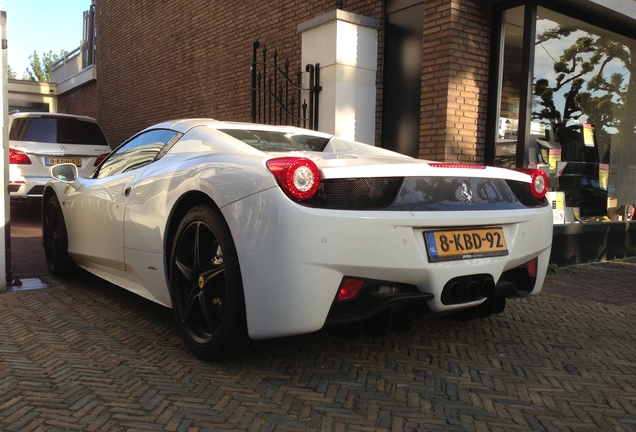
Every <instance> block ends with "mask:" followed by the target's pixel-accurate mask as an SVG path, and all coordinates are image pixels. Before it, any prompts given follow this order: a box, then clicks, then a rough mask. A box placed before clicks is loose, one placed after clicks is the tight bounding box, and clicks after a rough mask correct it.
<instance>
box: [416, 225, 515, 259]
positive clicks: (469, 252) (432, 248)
mask: <svg viewBox="0 0 636 432" xmlns="http://www.w3.org/2000/svg"><path fill="white" fill-rule="evenodd" d="M424 239H425V241H426V249H427V251H428V257H429V260H430V261H431V262H437V261H451V260H463V259H471V258H482V257H491V256H503V255H508V247H507V246H506V239H505V238H504V234H503V229H502V228H500V227H493V228H472V229H459V230H448V231H426V232H424Z"/></svg>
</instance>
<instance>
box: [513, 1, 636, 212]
mask: <svg viewBox="0 0 636 432" xmlns="http://www.w3.org/2000/svg"><path fill="white" fill-rule="evenodd" d="M635 44H636V41H634V40H631V39H629V38H626V37H622V36H620V35H617V34H614V33H612V32H610V31H608V30H605V29H601V28H599V27H596V26H594V25H592V24H589V23H586V22H583V21H579V20H576V19H573V18H570V17H567V16H565V15H562V14H558V13H556V12H553V11H551V10H549V9H546V8H542V7H539V8H538V11H537V21H536V34H535V49H534V51H535V57H534V71H533V83H532V85H533V89H532V90H533V92H532V101H531V113H530V121H531V125H530V136H529V139H528V146H529V147H528V154H529V160H530V164H533V163H536V164H537V165H538V166H539V167H542V168H544V169H545V170H546V171H548V172H549V175H550V177H551V181H550V186H551V187H552V188H553V189H554V191H555V192H562V196H561V199H563V200H564V209H565V213H566V215H565V216H566V217H565V222H575V221H589V220H596V221H608V220H620V219H622V218H624V211H622V210H621V209H623V208H624V207H625V206H629V205H633V204H634V202H636V134H635V132H636V130H635V126H636V106H635V105H636V76H634V75H635V72H636V56H635V54H636V53H635V50H634V48H635ZM502 112H503V111H502ZM621 213H622V214H621Z"/></svg>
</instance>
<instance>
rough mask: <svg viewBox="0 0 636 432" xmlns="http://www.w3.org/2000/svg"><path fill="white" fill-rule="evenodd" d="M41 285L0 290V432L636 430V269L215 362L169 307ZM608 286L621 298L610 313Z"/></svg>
mask: <svg viewBox="0 0 636 432" xmlns="http://www.w3.org/2000/svg"><path fill="white" fill-rule="evenodd" d="M590 268H593V271H592V270H590ZM616 268H620V272H618V273H617V271H616ZM608 275H613V277H617V275H619V276H620V277H619V278H618V279H619V281H618V282H616V285H615V281H614V280H613V279H610V278H608ZM38 277H40V278H41V279H42V280H43V281H44V282H45V283H46V284H47V286H48V287H47V288H45V289H41V290H32V291H19V292H7V293H4V294H0V316H1V317H2V326H3V331H2V332H0V430H3V431H14V430H15V431H56V430H82V431H146V430H147V431H154V430H167V431H214V430H246V431H304V430H317V431H384V430H386V431H425V430H433V431H435V430H445V431H446V430H457V431H522V430H535V431H568V430H570V431H599V430H603V431H636V335H635V334H634V323H635V322H636V320H635V318H636V302H634V298H633V292H634V291H633V288H631V287H630V286H629V283H630V282H631V283H632V284H633V282H634V281H636V260H624V261H620V262H613V263H603V264H594V265H593V266H592V267H591V266H577V267H576V268H567V269H560V270H559V272H558V273H557V275H556V276H551V277H550V278H549V279H548V282H547V283H546V287H545V291H544V292H543V293H542V294H541V295H540V296H537V297H535V298H531V299H522V300H517V301H511V302H509V303H508V307H507V309H506V311H505V312H504V313H503V314H502V315H500V316H496V317H492V318H489V319H485V320H477V321H470V322H455V321H450V320H446V319H436V320H421V321H419V322H417V323H416V325H415V326H414V328H413V329H412V330H411V331H409V332H408V333H405V334H391V335H389V336H387V337H384V338H358V339H355V340H343V339H338V338H335V337H332V336H330V335H328V334H326V333H323V332H319V333H316V334H312V335H306V336H299V337H293V338H287V339H281V340H276V341H273V342H272V343H270V344H269V346H268V347H267V348H266V349H265V350H263V351H262V352H259V353H257V354H255V355H252V356H250V357H246V358H242V359H237V360H232V361H225V362H217V363H210V362H203V361H200V360H198V359H197V358H195V357H194V356H193V355H191V354H190V353H189V352H188V351H187V349H186V348H185V346H184V345H183V343H182V342H181V340H180V338H179V336H178V334H177V332H176V328H175V325H174V324H173V321H172V315H171V312H170V311H169V310H167V309H164V308H162V307H160V306H157V305H155V304H153V303H150V302H148V301H145V300H143V299H141V298H138V297H136V296H134V295H132V294H129V293H127V292H125V291H123V290H121V289H119V288H116V287H114V286H112V285H109V284H107V283H104V282H102V281H100V280H98V279H95V278H93V277H90V276H87V275H84V276H82V277H78V278H75V279H72V280H66V281H63V283H62V282H59V281H56V280H55V279H52V278H50V277H48V276H46V275H38ZM615 286H620V287H622V288H620V293H621V294H620V295H624V296H629V295H632V297H630V298H631V301H630V302H627V301H606V300H605V299H606V298H609V300H613V299H614V298H615V297H616V296H613V295H611V294H610V293H611V292H612V291H613V290H614V289H615ZM568 287H569V288H568ZM572 291H574V292H572Z"/></svg>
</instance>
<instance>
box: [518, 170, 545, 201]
mask: <svg viewBox="0 0 636 432" xmlns="http://www.w3.org/2000/svg"><path fill="white" fill-rule="evenodd" d="M517 171H521V172H523V173H526V174H528V175H529V176H530V191H531V192H532V195H534V197H535V198H536V199H543V197H544V196H545V194H547V193H548V187H549V180H548V175H547V174H546V173H545V171H543V170H542V169H532V168H528V169H517Z"/></svg>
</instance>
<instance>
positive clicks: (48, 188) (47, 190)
mask: <svg viewBox="0 0 636 432" xmlns="http://www.w3.org/2000/svg"><path fill="white" fill-rule="evenodd" d="M53 195H57V194H56V193H55V190H54V189H53V188H52V187H51V186H46V187H45V188H44V192H42V201H41V204H40V220H44V209H45V206H44V203H45V202H46V201H47V200H48V199H49V198H51V196H53ZM58 199H59V197H58Z"/></svg>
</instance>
